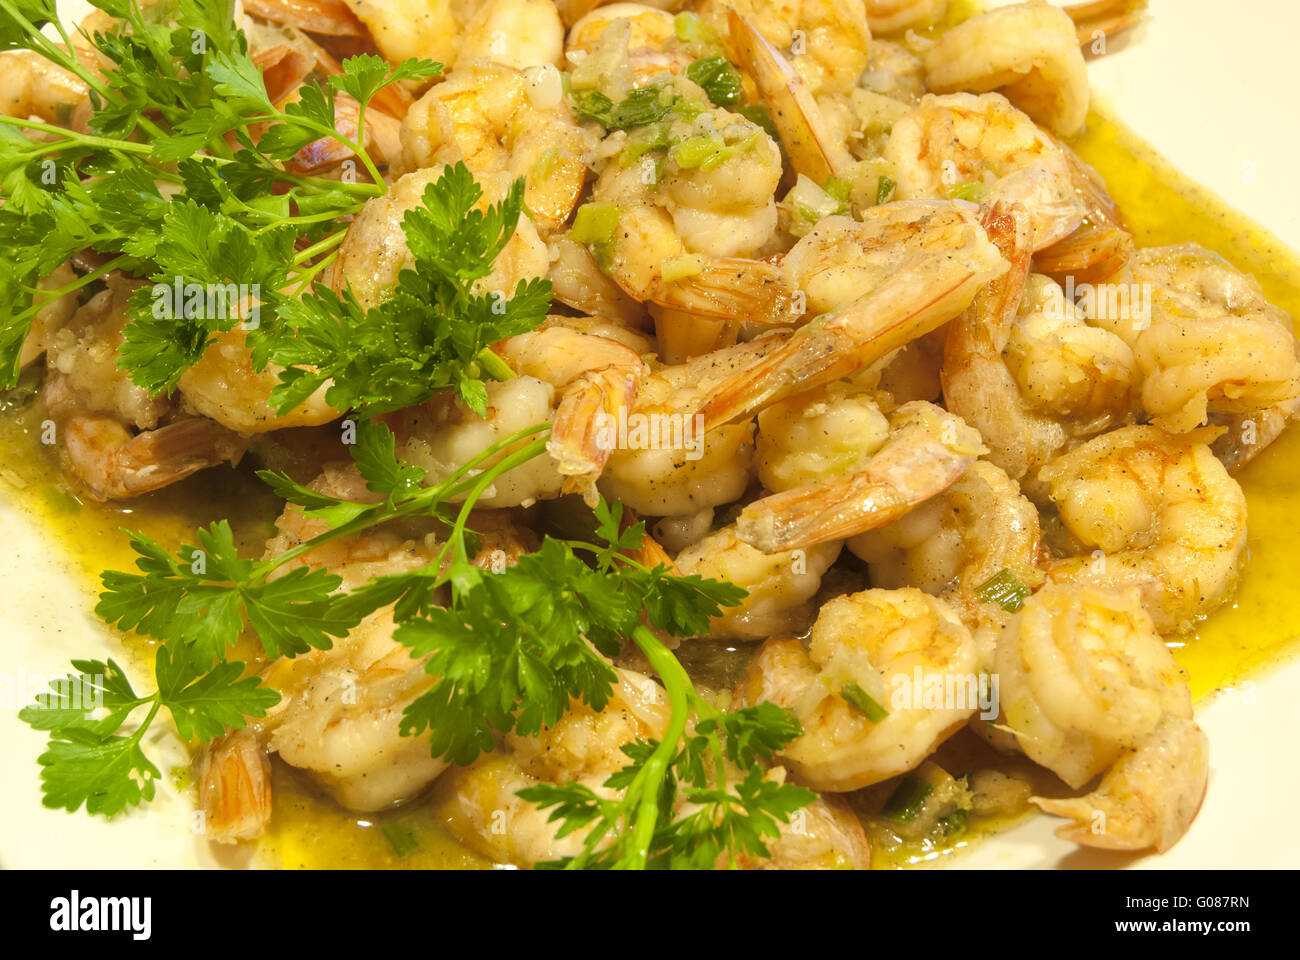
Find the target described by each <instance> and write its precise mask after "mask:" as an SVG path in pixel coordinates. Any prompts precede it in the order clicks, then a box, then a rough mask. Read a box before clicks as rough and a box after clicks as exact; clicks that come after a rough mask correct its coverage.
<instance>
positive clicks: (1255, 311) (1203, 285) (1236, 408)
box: [1096, 244, 1300, 431]
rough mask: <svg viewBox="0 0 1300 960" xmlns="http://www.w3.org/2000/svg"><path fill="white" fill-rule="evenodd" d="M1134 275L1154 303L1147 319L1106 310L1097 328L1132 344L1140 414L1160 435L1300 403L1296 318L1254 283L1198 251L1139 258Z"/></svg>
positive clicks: (1155, 252) (1189, 247)
mask: <svg viewBox="0 0 1300 960" xmlns="http://www.w3.org/2000/svg"><path fill="white" fill-rule="evenodd" d="M1131 276H1132V281H1133V284H1134V285H1135V289H1136V290H1137V291H1139V292H1140V294H1141V295H1142V296H1148V295H1149V299H1150V303H1149V304H1146V307H1147V308H1148V310H1144V311H1141V312H1136V311H1132V310H1130V311H1129V315H1128V316H1123V315H1121V316H1111V315H1110V311H1109V310H1107V311H1104V313H1105V315H1104V316H1102V317H1100V318H1099V319H1098V320H1097V321H1096V322H1097V323H1098V324H1099V325H1103V326H1105V327H1107V328H1108V329H1111V330H1113V331H1114V332H1115V334H1116V335H1117V336H1120V337H1123V338H1125V339H1126V340H1128V341H1129V342H1130V343H1131V344H1132V347H1133V352H1134V354H1135V356H1136V358H1137V363H1138V366H1139V368H1140V371H1141V374H1142V406H1143V408H1144V409H1145V410H1146V411H1147V412H1148V413H1149V414H1151V416H1152V420H1153V422H1154V423H1155V424H1156V425H1157V426H1160V427H1163V428H1165V429H1167V430H1173V431H1183V430H1191V429H1194V428H1196V427H1197V426H1200V425H1201V424H1204V423H1206V422H1207V420H1208V418H1209V416H1210V415H1211V414H1249V413H1252V412H1255V411H1262V410H1266V409H1268V408H1270V407H1273V406H1274V405H1276V404H1284V403H1287V402H1288V401H1292V400H1295V399H1296V398H1297V397H1300V348H1298V347H1297V345H1296V340H1295V336H1294V335H1293V333H1292V331H1291V318H1290V317H1289V316H1287V314H1286V313H1285V312H1284V311H1283V310H1281V309H1279V308H1278V307H1275V306H1273V305H1272V304H1271V303H1269V302H1268V300H1267V299H1265V297H1264V292H1263V290H1262V289H1261V288H1260V285H1259V281H1257V280H1256V279H1255V278H1254V277H1251V276H1249V275H1247V274H1244V273H1242V272H1241V271H1239V270H1237V269H1236V268H1235V267H1233V266H1232V265H1231V264H1229V263H1228V262H1227V261H1225V260H1223V259H1222V258H1221V257H1219V256H1217V255H1216V254H1214V253H1211V252H1210V251H1208V250H1205V249H1204V248H1202V247H1199V246H1197V245H1196V244H1181V245H1179V246H1173V247H1150V248H1147V249H1145V250H1140V251H1138V253H1137V254H1136V255H1135V256H1134V257H1133V258H1132V261H1131ZM1115 279H1116V280H1117V281H1119V282H1121V283H1122V282H1123V280H1124V276H1123V275H1120V276H1119V277H1117V278H1115ZM1115 312H1116V313H1121V314H1123V311H1115Z"/></svg>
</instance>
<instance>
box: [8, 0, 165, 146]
mask: <svg viewBox="0 0 1300 960" xmlns="http://www.w3.org/2000/svg"><path fill="white" fill-rule="evenodd" d="M3 2H4V0H0V4H2V3H3ZM0 123H7V124H9V125H10V126H13V127H27V128H28V129H30V130H40V131H41V132H42V133H53V134H58V135H60V136H62V137H63V142H59V143H54V144H46V143H41V144H37V143H33V144H32V146H34V147H41V148H42V149H41V150H40V152H39V153H34V154H33V156H39V155H40V154H42V153H49V152H50V149H49V148H50V147H59V148H62V147H63V146H65V144H66V143H68V142H71V143H76V144H79V145H84V146H88V147H102V148H103V149H105V150H121V151H123V152H124V153H139V154H147V153H151V152H152V151H153V147H151V146H149V144H147V143H135V142H134V141H131V140H110V139H109V138H107V137H93V136H90V135H89V134H85V133H77V132H76V131H75V130H69V129H67V128H66V127H59V126H55V125H54V124H52V123H43V122H42V121H40V120H25V119H23V118H21V117H7V116H5V115H3V114H0Z"/></svg>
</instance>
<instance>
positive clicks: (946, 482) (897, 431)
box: [736, 399, 987, 553]
mask: <svg viewBox="0 0 1300 960" xmlns="http://www.w3.org/2000/svg"><path fill="white" fill-rule="evenodd" d="M819 402H820V401H818V400H816V399H814V400H813V403H814V404H818V403H819ZM814 409H816V407H814ZM761 424H762V421H760V427H761ZM868 449H870V448H869V447H866V448H858V449H857V450H852V449H850V450H849V451H846V452H842V453H841V454H840V459H839V461H838V462H835V463H834V465H833V467H832V469H831V470H830V471H829V472H828V474H827V475H825V476H823V477H821V478H819V479H818V480H817V481H816V482H814V483H808V484H804V485H802V486H798V487H793V488H791V489H788V490H785V491H784V492H781V493H776V494H773V495H771V496H768V497H764V498H763V499H761V500H757V501H755V502H754V503H751V504H749V505H748V506H747V507H745V509H744V510H742V511H741V513H740V517H739V518H738V519H737V520H736V532H737V534H738V536H739V537H740V539H742V540H744V541H745V542H746V543H750V544H753V545H754V546H756V547H758V548H759V549H760V550H762V551H764V552H765V553H771V552H774V551H777V550H791V549H798V548H805V547H808V546H811V545H813V544H818V543H825V542H827V541H830V540H844V539H846V538H848V537H852V536H854V535H856V534H859V533H862V532H863V531H866V530H874V529H877V528H879V527H883V526H885V525H886V524H889V523H892V522H894V521H895V520H897V519H898V518H899V517H901V516H903V515H904V514H905V513H907V512H908V511H909V510H911V509H912V508H913V507H915V506H916V505H917V504H919V503H921V502H923V501H925V500H928V499H929V498H930V497H933V496H934V495H936V494H938V493H941V492H942V491H943V490H945V489H947V488H948V487H949V486H951V485H952V484H953V483H954V482H955V481H956V480H957V479H958V478H959V477H960V476H961V475H962V474H963V473H965V472H966V471H967V470H968V469H970V466H971V464H973V463H974V462H975V460H976V458H977V457H979V456H980V454H982V453H985V452H987V451H986V450H985V448H984V445H983V444H982V443H980V437H979V434H978V433H976V432H975V431H974V430H972V429H971V428H970V427H968V426H966V424H964V423H963V422H962V421H961V419H960V418H959V417H955V416H953V415H952V414H950V413H948V412H946V411H945V410H943V409H942V408H940V407H936V406H934V405H933V404H930V403H925V402H923V401H914V402H912V403H906V404H904V405H903V406H901V407H899V408H898V409H897V410H895V411H894V412H893V413H892V414H891V415H890V418H889V435H888V439H887V440H885V442H884V443H883V444H882V445H881V446H880V447H879V448H878V449H876V450H875V451H874V452H871V453H869V454H868V453H866V452H865V451H866V450H868ZM841 450H843V448H841Z"/></svg>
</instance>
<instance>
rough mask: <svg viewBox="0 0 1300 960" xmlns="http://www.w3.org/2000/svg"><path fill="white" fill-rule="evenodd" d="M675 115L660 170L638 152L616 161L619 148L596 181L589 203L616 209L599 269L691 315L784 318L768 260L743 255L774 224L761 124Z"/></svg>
mask: <svg viewBox="0 0 1300 960" xmlns="http://www.w3.org/2000/svg"><path fill="white" fill-rule="evenodd" d="M676 82H678V83H683V82H685V81H676ZM674 117H675V119H671V120H669V121H665V122H666V123H667V124H668V129H667V133H668V135H669V137H670V139H671V140H673V141H676V142H677V145H676V146H674V147H672V148H669V149H668V152H667V154H666V156H665V159H664V161H663V167H662V173H661V174H660V173H659V172H657V170H658V167H657V165H656V163H655V162H654V161H653V159H652V157H650V156H649V155H647V154H645V153H643V154H641V159H640V161H638V162H631V163H625V162H624V161H623V159H622V158H623V157H627V156H632V154H631V153H628V152H626V151H627V150H629V149H631V147H625V148H624V151H625V152H624V153H622V154H620V155H618V156H616V157H615V158H613V159H611V160H610V161H609V162H608V163H607V164H606V165H605V168H604V170H603V171H602V172H601V174H600V176H599V177H598V179H597V180H596V184H595V186H594V188H593V190H592V201H593V202H594V203H598V204H608V205H610V206H611V207H613V208H616V209H617V224H616V227H615V228H614V229H613V233H612V236H611V237H610V239H609V242H608V243H607V244H605V245H603V246H600V247H598V249H597V251H596V252H597V255H598V256H599V257H600V258H601V265H602V268H603V269H604V270H605V272H606V273H607V274H608V275H609V277H610V278H611V279H613V280H614V282H615V283H617V284H618V285H619V287H621V288H622V289H623V291H624V292H626V293H627V295H628V296H630V297H632V298H633V299H634V300H638V301H640V302H646V301H649V302H651V303H654V304H658V305H659V306H662V307H666V308H670V309H672V310H677V311H681V312H683V313H686V314H691V315H695V316H705V317H720V318H724V319H734V320H741V319H744V320H753V321H757V322H759V323H773V322H788V320H789V317H790V312H789V302H790V296H791V294H792V291H789V290H787V289H786V288H785V286H784V284H783V283H782V282H781V276H780V273H779V271H778V270H777V268H776V267H775V266H773V265H771V264H769V263H766V262H764V261H761V260H755V259H752V257H753V255H754V254H756V253H758V252H760V251H761V250H762V249H763V248H764V247H765V246H766V245H767V244H768V242H769V241H770V240H771V238H772V237H773V235H774V233H775V230H776V225H777V211H776V200H775V196H774V194H775V191H776V187H777V184H778V182H779V181H780V178H781V156H780V151H779V150H778V148H777V146H776V144H775V143H774V142H773V141H772V139H771V138H770V137H769V136H768V135H767V134H766V133H765V132H764V131H763V130H762V128H761V127H759V126H757V125H756V124H754V123H752V122H751V121H749V120H747V119H746V118H744V117H742V116H740V115H738V114H734V113H731V112H730V111H727V110H724V109H722V108H721V107H718V108H714V109H711V110H705V111H703V112H701V113H699V114H698V115H697V116H695V118H694V119H693V120H689V121H688V120H685V119H684V118H681V117H676V115H674ZM651 132H653V131H651ZM617 136H620V137H621V136H622V134H621V132H620V133H619V134H618V135H617ZM628 143H629V144H631V143H632V141H628ZM686 144H691V145H692V146H691V150H690V151H687V150H685V149H684V147H685V145H686ZM697 148H698V150H699V151H701V152H702V153H703V154H707V155H708V156H707V158H705V159H701V157H700V156H699V155H697V154H696V153H695V151H696V149H697ZM637 149H639V148H637ZM647 163H648V165H647Z"/></svg>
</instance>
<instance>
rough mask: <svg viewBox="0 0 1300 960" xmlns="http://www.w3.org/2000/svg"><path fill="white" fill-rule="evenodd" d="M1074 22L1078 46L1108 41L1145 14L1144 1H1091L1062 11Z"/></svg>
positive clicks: (1138, 20)
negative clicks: (1097, 41) (1099, 39)
mask: <svg viewBox="0 0 1300 960" xmlns="http://www.w3.org/2000/svg"><path fill="white" fill-rule="evenodd" d="M1063 9H1064V10H1065V12H1066V13H1067V14H1069V16H1070V19H1071V20H1073V21H1074V30H1075V34H1076V35H1077V36H1078V38H1079V45H1080V46H1083V47H1087V46H1090V45H1091V44H1092V43H1094V42H1095V41H1096V40H1097V38H1098V37H1099V36H1100V37H1105V38H1106V39H1108V40H1109V39H1110V38H1111V37H1112V36H1114V35H1115V34H1117V33H1120V32H1122V31H1124V30H1127V29H1129V28H1130V27H1133V26H1136V25H1137V24H1138V23H1139V22H1141V20H1142V18H1143V16H1145V15H1146V12H1147V0H1092V2H1090V3H1076V4H1074V5H1073V6H1069V7H1064V8H1063Z"/></svg>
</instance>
